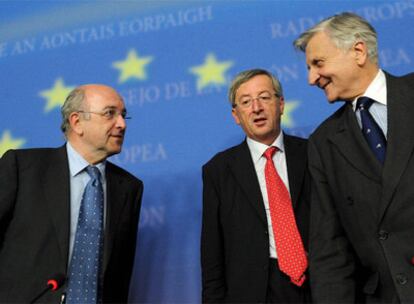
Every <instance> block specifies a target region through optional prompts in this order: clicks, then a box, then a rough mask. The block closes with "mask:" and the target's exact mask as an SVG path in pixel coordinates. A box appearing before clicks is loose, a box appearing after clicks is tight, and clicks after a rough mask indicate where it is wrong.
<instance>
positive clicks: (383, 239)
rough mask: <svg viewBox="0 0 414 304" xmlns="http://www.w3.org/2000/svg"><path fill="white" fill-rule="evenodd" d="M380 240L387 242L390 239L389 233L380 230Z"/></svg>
mask: <svg viewBox="0 0 414 304" xmlns="http://www.w3.org/2000/svg"><path fill="white" fill-rule="evenodd" d="M378 238H379V239H380V240H381V241H385V240H386V239H388V232H387V231H385V230H380V231H379V232H378Z"/></svg>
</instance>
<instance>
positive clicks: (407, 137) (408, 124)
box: [380, 74, 414, 219]
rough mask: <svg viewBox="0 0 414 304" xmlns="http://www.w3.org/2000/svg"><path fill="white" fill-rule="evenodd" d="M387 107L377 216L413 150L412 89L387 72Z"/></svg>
mask: <svg viewBox="0 0 414 304" xmlns="http://www.w3.org/2000/svg"><path fill="white" fill-rule="evenodd" d="M386 79H387V92H388V93H387V94H388V96H387V107H388V132H387V133H388V136H387V137H388V139H389V140H388V142H387V155H386V159H385V163H384V170H383V195H382V202H381V210H380V215H381V216H380V219H381V218H382V216H383V215H384V213H385V210H386V209H387V207H388V205H389V203H390V202H391V199H392V196H393V193H394V191H395V190H396V187H397V185H398V183H399V181H400V178H401V176H402V174H403V172H404V169H405V168H406V166H407V163H408V161H409V159H410V157H412V152H413V149H414V132H413V130H414V120H413V117H414V109H413V107H412V106H411V104H412V102H414V100H412V99H413V98H414V97H413V93H412V91H411V92H410V90H412V89H411V88H409V87H407V86H403V85H402V84H401V81H398V80H397V79H396V78H395V77H392V76H390V75H388V74H386Z"/></svg>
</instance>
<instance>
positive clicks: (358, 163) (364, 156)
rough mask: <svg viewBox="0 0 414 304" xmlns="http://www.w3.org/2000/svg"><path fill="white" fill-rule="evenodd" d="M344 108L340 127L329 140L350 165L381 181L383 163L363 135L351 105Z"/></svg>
mask: <svg viewBox="0 0 414 304" xmlns="http://www.w3.org/2000/svg"><path fill="white" fill-rule="evenodd" d="M342 110H343V111H342V114H341V115H342V117H341V118H340V122H339V124H338V129H337V130H336V132H334V133H333V135H331V136H330V137H329V138H328V140H329V141H331V142H332V143H333V144H334V145H335V146H336V148H337V149H338V151H339V152H340V153H341V154H342V156H343V157H344V158H345V159H346V160H347V161H348V162H349V165H350V166H352V167H354V169H356V170H358V171H360V172H361V173H362V174H363V175H365V176H366V177H368V178H370V179H372V180H375V181H377V182H380V181H381V174H382V165H381V164H380V163H379V162H378V160H377V159H376V158H375V156H374V154H373V153H372V151H371V150H370V148H369V146H368V143H367V142H366V140H365V138H364V136H363V135H362V132H361V129H360V127H359V125H358V121H357V119H356V116H355V113H354V111H353V110H352V107H351V105H350V104H345V105H344V106H343V107H342Z"/></svg>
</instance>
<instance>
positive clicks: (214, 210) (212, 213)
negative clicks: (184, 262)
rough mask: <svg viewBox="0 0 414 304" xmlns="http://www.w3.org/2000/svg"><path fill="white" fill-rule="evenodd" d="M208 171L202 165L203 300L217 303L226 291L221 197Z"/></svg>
mask: <svg viewBox="0 0 414 304" xmlns="http://www.w3.org/2000/svg"><path fill="white" fill-rule="evenodd" d="M215 182H217V180H214V179H213V178H212V176H211V175H210V170H209V169H207V167H206V166H204V167H203V218H202V229H201V272H202V302H203V303H218V302H220V301H222V300H223V298H224V296H225V292H226V280H225V269H224V245H223V234H222V229H221V224H220V197H219V194H218V189H217V187H216V185H215Z"/></svg>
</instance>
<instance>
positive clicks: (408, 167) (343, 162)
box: [294, 13, 414, 303]
mask: <svg viewBox="0 0 414 304" xmlns="http://www.w3.org/2000/svg"><path fill="white" fill-rule="evenodd" d="M294 45H295V47H296V48H298V49H299V50H302V51H304V52H305V53H306V63H307V66H308V71H309V79H308V80H309V83H310V84H311V85H316V86H318V87H319V88H321V89H323V90H324V92H325V94H326V97H327V99H328V101H329V102H331V103H332V102H335V101H339V100H341V101H345V104H344V105H343V106H342V107H341V108H340V109H339V110H338V111H336V112H335V113H334V114H333V115H332V116H331V117H329V118H328V119H327V120H325V122H323V123H322V124H321V125H320V126H319V127H318V128H317V130H316V131H315V132H314V134H313V135H312V136H311V137H310V140H309V166H310V173H311V177H312V200H311V202H312V208H311V210H312V211H311V224H310V242H309V246H310V256H309V260H310V276H311V288H312V296H313V299H314V300H315V301H316V302H317V303H356V302H357V303H359V302H363V303H414V259H413V256H414V247H413V240H414V220H413V219H414V203H413V198H414V187H413V183H412V181H413V179H414V154H413V152H414V119H413V117H414V75H413V74H410V75H406V76H403V77H394V76H391V75H390V74H388V73H386V72H384V71H382V70H381V69H379V66H378V56H377V35H376V32H375V30H374V28H373V27H372V26H371V25H370V24H369V23H368V22H367V21H366V20H364V19H363V18H361V17H359V16H357V15H355V14H352V13H342V14H339V15H335V16H332V17H329V18H327V19H325V20H323V21H321V22H320V23H318V24H317V25H315V26H314V27H312V28H311V29H309V30H307V31H306V32H304V33H303V34H301V36H300V37H299V38H298V39H297V40H296V41H295V43H294ZM367 101H368V103H367Z"/></svg>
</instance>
